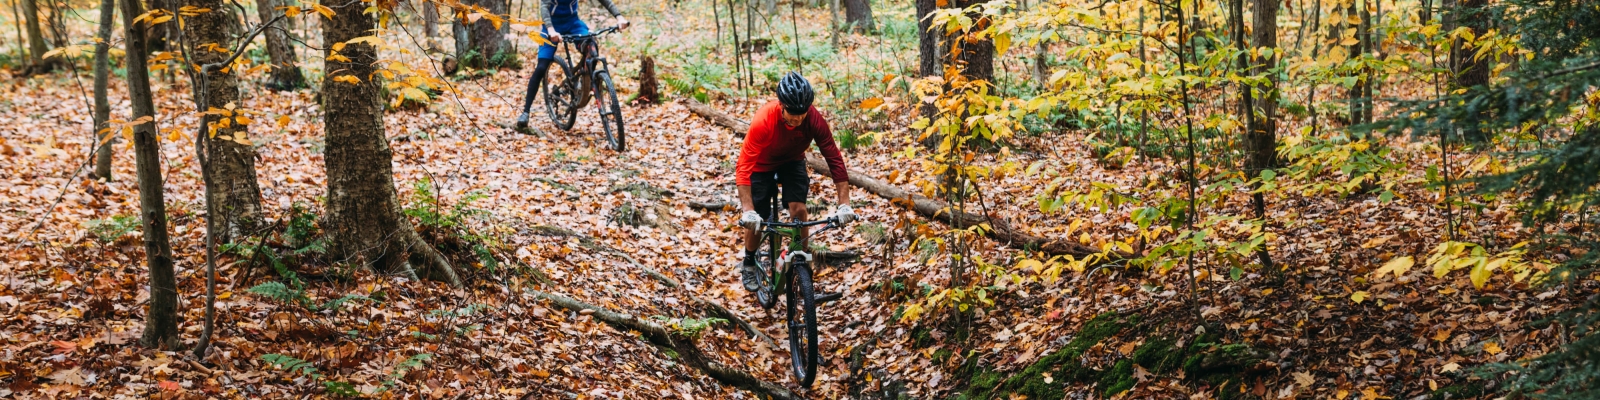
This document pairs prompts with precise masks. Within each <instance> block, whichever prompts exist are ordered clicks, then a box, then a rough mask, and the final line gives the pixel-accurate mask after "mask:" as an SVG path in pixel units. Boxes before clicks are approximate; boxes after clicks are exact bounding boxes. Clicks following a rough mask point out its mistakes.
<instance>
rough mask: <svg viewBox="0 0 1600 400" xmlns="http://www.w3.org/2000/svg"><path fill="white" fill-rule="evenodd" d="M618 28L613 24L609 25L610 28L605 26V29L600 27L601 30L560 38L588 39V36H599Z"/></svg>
mask: <svg viewBox="0 0 1600 400" xmlns="http://www.w3.org/2000/svg"><path fill="white" fill-rule="evenodd" d="M619 30H622V29H621V28H618V27H615V26H613V27H610V28H605V29H601V30H598V31H594V32H590V33H586V34H582V35H563V36H562V37H561V38H562V39H563V40H584V39H590V38H594V37H599V36H600V35H604V34H607V33H612V32H616V31H619Z"/></svg>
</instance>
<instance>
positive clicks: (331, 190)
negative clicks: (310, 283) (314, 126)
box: [322, 1, 461, 286]
mask: <svg viewBox="0 0 1600 400" xmlns="http://www.w3.org/2000/svg"><path fill="white" fill-rule="evenodd" d="M366 7H367V3H362V2H359V1H352V2H347V3H341V5H340V6H338V7H334V8H333V11H334V13H335V14H334V17H333V18H331V19H329V20H327V21H323V22H322V37H323V42H324V43H328V44H329V46H328V47H327V48H326V50H324V54H323V59H324V61H323V62H324V63H325V66H324V67H323V70H324V71H336V72H334V73H330V74H327V75H326V76H324V77H323V81H322V95H323V100H322V104H323V107H324V110H323V113H322V115H323V124H324V131H325V132H327V135H328V137H327V141H326V143H327V154H326V156H324V157H323V165H324V167H325V168H326V169H327V173H328V191H327V196H328V198H327V205H328V206H327V207H328V210H327V212H328V214H327V217H326V219H325V220H324V221H323V222H324V224H323V225H324V227H325V228H326V229H327V232H328V237H330V238H331V239H332V240H331V242H332V243H331V245H330V248H329V249H328V250H329V253H330V255H332V256H333V259H334V260H339V261H343V262H349V263H352V264H355V265H363V266H369V267H371V268H373V269H375V270H378V271H382V272H399V273H403V274H406V275H409V276H411V277H418V276H420V277H428V278H432V279H436V280H441V281H445V282H449V283H450V284H451V285H454V286H460V285H461V281H460V279H458V278H457V277H456V275H455V270H454V269H452V268H451V267H450V264H449V262H447V261H445V260H444V257H443V256H441V255H439V253H438V251H436V250H434V249H433V247H432V246H430V245H428V244H427V243H423V242H422V238H421V237H420V236H418V235H417V233H416V231H415V230H414V229H412V227H411V222H410V221H408V220H406V219H404V218H402V214H401V212H400V203H399V201H398V199H397V198H396V197H398V196H397V195H396V194H395V189H394V166H393V161H392V160H393V154H392V153H391V150H390V149H389V141H388V138H386V137H384V133H383V130H384V128H383V103H384V102H383V99H382V98H380V97H379V96H380V88H382V87H383V84H382V82H380V81H379V80H378V75H376V74H374V72H375V71H376V69H377V68H376V67H375V66H374V64H373V63H374V62H376V61H377V59H378V52H377V49H376V48H374V47H373V46H372V45H371V44H368V43H350V44H347V45H346V46H344V49H343V50H341V51H339V52H338V54H339V55H341V56H343V57H347V58H349V60H348V61H342V62H341V61H336V60H333V59H332V57H330V56H332V55H333V54H334V51H333V46H332V44H333V43H346V42H348V41H349V40H350V39H355V38H358V37H362V36H368V35H372V31H373V30H374V29H376V28H377V23H376V21H375V20H374V18H373V16H372V14H366V13H363V12H362V10H364V9H366ZM352 78H354V79H355V80H357V82H356V83H351V82H350V81H349V79H352ZM338 79H344V80H346V81H344V82H341V81H339V80H338ZM408 258H409V260H408ZM411 260H416V261H417V264H420V265H423V266H424V267H425V268H423V271H421V273H420V274H419V273H418V271H417V270H416V269H414V268H412V264H413V263H412V262H411Z"/></svg>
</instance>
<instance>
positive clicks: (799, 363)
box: [787, 263, 818, 388]
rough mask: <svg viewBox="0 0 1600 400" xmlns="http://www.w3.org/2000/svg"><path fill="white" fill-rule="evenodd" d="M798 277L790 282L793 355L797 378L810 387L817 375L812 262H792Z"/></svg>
mask: <svg viewBox="0 0 1600 400" xmlns="http://www.w3.org/2000/svg"><path fill="white" fill-rule="evenodd" d="M789 269H791V270H792V274H791V275H793V276H794V281H793V282H790V283H789V296H788V297H789V301H788V303H789V312H788V321H787V322H788V324H789V358H790V359H792V360H793V361H794V362H793V364H794V376H795V380H797V381H799V383H800V387H803V388H810V387H811V382H813V381H815V380H816V379H817V357H818V355H817V353H818V351H817V298H816V292H814V291H812V287H811V266H810V265H807V264H806V263H795V264H794V265H792V266H790V267H789Z"/></svg>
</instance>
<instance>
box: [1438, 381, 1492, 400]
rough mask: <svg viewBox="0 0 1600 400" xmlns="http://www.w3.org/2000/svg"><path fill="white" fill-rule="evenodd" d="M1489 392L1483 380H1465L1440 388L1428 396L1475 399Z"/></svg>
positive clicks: (1443, 398) (1449, 398)
mask: <svg viewBox="0 0 1600 400" xmlns="http://www.w3.org/2000/svg"><path fill="white" fill-rule="evenodd" d="M1488 392H1489V391H1488V390H1487V389H1486V388H1484V385H1483V381H1478V382H1465V383H1457V384H1454V385H1450V386H1445V387H1442V388H1439V390H1435V391H1433V393H1429V394H1428V398H1429V399H1431V400H1455V399H1475V398H1478V397H1482V396H1483V395H1485V394H1488Z"/></svg>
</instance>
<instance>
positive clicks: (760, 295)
mask: <svg viewBox="0 0 1600 400" xmlns="http://www.w3.org/2000/svg"><path fill="white" fill-rule="evenodd" d="M779 239H780V238H779V236H778V235H777V234H771V233H769V234H763V235H761V246H760V247H762V248H761V249H758V250H757V253H756V268H758V269H759V271H760V273H761V286H760V287H759V288H757V289H756V301H757V302H759V303H760V304H761V308H766V309H771V308H772V306H774V305H777V304H778V293H776V292H777V290H776V289H777V286H778V280H777V273H776V272H775V271H777V269H778V255H779V254H782V253H779V252H778V243H779Z"/></svg>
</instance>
